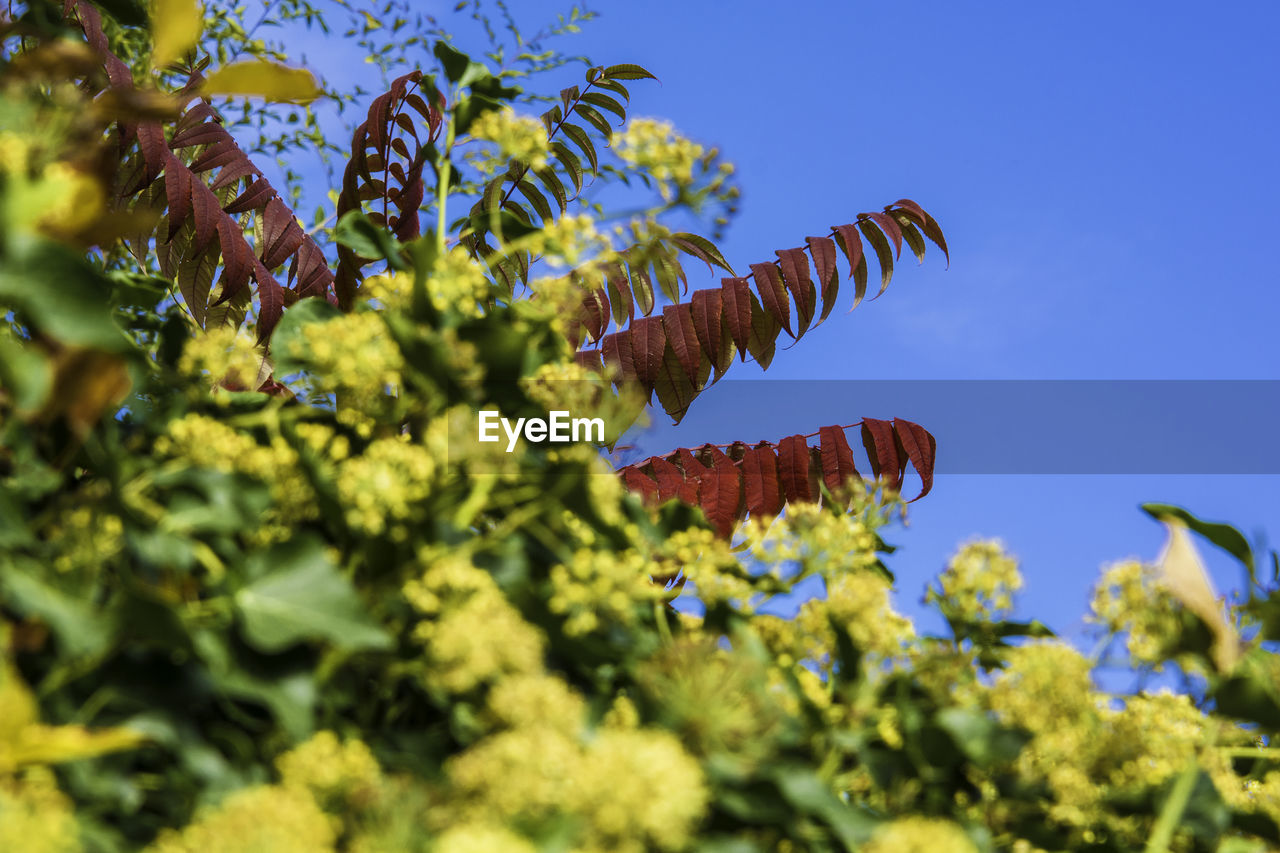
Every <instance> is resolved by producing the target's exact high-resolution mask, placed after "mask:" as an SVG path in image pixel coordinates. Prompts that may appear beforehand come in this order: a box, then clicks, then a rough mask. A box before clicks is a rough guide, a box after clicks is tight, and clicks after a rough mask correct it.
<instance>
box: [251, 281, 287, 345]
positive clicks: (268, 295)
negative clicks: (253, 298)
mask: <svg viewBox="0 0 1280 853" xmlns="http://www.w3.org/2000/svg"><path fill="white" fill-rule="evenodd" d="M253 277H254V278H255V279H257V281H258V299H259V301H260V304H259V310H258V340H259V341H260V342H265V341H266V340H268V339H269V338H270V337H271V332H272V331H273V330H274V329H275V327H276V323H279V322H280V315H281V314H282V313H283V312H284V288H282V287H281V286H280V282H278V281H276V280H275V278H274V277H273V276H272V275H271V271H270V270H269V269H267V267H266V266H265V265H264V264H263V263H262V262H261V261H255V262H254V268H253Z"/></svg>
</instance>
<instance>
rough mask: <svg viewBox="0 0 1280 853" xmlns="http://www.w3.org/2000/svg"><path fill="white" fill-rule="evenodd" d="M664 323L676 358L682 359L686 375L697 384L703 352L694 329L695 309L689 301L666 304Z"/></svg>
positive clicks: (663, 315) (663, 314)
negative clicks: (699, 349) (700, 349)
mask: <svg viewBox="0 0 1280 853" xmlns="http://www.w3.org/2000/svg"><path fill="white" fill-rule="evenodd" d="M662 323H663V327H664V330H665V332H666V335H667V342H668V343H669V344H671V349H672V350H673V351H674V352H675V354H676V358H678V359H680V366H681V367H683V368H684V372H685V375H686V376H688V377H689V381H690V382H692V383H693V384H694V385H695V386H696V385H697V384H698V367H699V365H700V362H701V353H700V352H699V351H698V336H697V334H696V333H695V332H694V330H693V311H692V309H691V307H690V306H689V303H687V302H682V303H680V304H679V305H667V306H665V307H664V308H663V309H662Z"/></svg>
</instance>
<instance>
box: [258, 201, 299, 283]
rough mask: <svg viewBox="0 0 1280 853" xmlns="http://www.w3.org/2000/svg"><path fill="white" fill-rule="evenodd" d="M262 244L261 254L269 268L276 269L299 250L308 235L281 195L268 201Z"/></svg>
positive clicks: (264, 216)
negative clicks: (304, 232)
mask: <svg viewBox="0 0 1280 853" xmlns="http://www.w3.org/2000/svg"><path fill="white" fill-rule="evenodd" d="M262 217H263V221H262V243H263V244H262V246H260V247H259V249H260V250H261V252H260V254H259V256H260V257H261V258H262V263H263V264H265V265H266V267H267V269H275V268H276V267H278V266H280V265H281V264H283V263H284V262H285V261H287V260H288V259H289V256H290V255H292V254H293V253H294V252H296V251H298V247H299V246H301V245H302V241H303V240H304V239H305V238H306V235H305V234H303V233H302V226H301V225H299V224H298V220H296V219H294V217H293V213H292V212H291V211H290V210H289V208H287V207H285V204H284V202H283V201H281V200H280V198H279V196H277V197H276V198H273V199H271V201H269V202H267V209H266V210H265V211H264V212H263V214H262Z"/></svg>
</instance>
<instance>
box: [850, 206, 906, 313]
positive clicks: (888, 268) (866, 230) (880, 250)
mask: <svg viewBox="0 0 1280 853" xmlns="http://www.w3.org/2000/svg"><path fill="white" fill-rule="evenodd" d="M858 228H859V229H860V230H861V231H862V233H863V234H865V235H866V237H867V242H869V243H870V244H871V246H872V248H873V249H875V252H876V260H878V261H879V262H880V292H879V293H877V294H876V297H877V298H879V297H880V296H882V295H883V294H884V291H885V289H886V288H887V287H888V286H889V281H890V279H892V278H893V253H892V252H890V251H889V241H888V240H887V239H886V238H885V236H884V234H882V233H880V231H879V230H878V229H876V228H875V226H873V225H871V224H870V223H869V222H867V220H865V219H860V220H858ZM899 234H901V232H899Z"/></svg>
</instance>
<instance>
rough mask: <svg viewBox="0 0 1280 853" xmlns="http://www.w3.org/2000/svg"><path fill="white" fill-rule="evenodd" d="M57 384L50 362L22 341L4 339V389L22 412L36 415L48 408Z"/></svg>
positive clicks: (0, 358) (0, 372)
mask: <svg viewBox="0 0 1280 853" xmlns="http://www.w3.org/2000/svg"><path fill="white" fill-rule="evenodd" d="M52 381H53V370H52V369H51V368H50V366H49V362H48V360H47V359H46V358H45V357H44V356H43V355H41V354H40V353H38V352H35V351H34V350H31V349H28V348H27V347H25V346H23V345H22V342H21V341H18V340H15V339H13V338H9V337H5V336H0V389H4V391H5V392H6V393H7V394H8V397H9V399H10V400H12V401H13V405H14V408H16V409H17V410H18V411H19V412H28V413H29V412H35V411H38V410H39V409H40V407H41V406H43V405H44V401H45V398H46V397H48V396H49V390H50V387H51V383H52Z"/></svg>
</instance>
